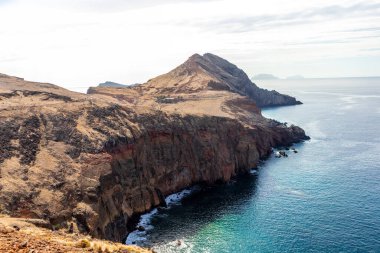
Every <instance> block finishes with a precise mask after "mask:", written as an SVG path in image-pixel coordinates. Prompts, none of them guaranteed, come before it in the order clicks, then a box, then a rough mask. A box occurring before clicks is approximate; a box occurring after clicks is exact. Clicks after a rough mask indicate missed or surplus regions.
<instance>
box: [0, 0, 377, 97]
mask: <svg viewBox="0 0 380 253" xmlns="http://www.w3.org/2000/svg"><path fill="white" fill-rule="evenodd" d="M206 52H211V53H214V54H217V55H220V56H221V57H224V58H226V59H227V60H229V61H231V62H233V63H235V64H236V65H238V66H239V67H241V68H242V69H243V70H245V71H246V72H247V74H248V75H249V76H253V75H255V74H259V73H271V74H274V75H277V76H280V77H286V76H291V75H297V74H300V75H303V76H306V77H338V76H380V0H377V1H353V0H351V1H345V0H336V1H334V0H332V1H325V0H308V1H306V0H281V1H279V0H265V1H263V0H261V1H253V0H208V1H207V0H204V1H201V0H198V1H194V0H193V1H190V0H161V1H159V0H0V73H5V74H10V75H16V76H20V77H24V78H25V79H28V80H34V81H45V82H51V83H55V84H58V85H61V86H64V87H67V88H70V89H74V90H83V89H84V87H88V86H93V85H96V84H98V83H100V82H104V81H107V80H110V81H115V82H120V83H125V84H131V83H136V82H139V83H141V82H145V81H147V80H148V79H150V78H152V77H154V76H156V75H159V74H162V73H165V72H167V71H169V70H171V69H172V68H174V67H175V66H177V65H179V64H180V63H182V62H183V61H185V60H186V59H187V58H188V57H189V56H190V55H192V54H194V53H201V54H203V53H206Z"/></svg>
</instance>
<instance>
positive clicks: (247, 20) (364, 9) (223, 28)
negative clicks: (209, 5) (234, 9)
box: [179, 2, 380, 33]
mask: <svg viewBox="0 0 380 253" xmlns="http://www.w3.org/2000/svg"><path fill="white" fill-rule="evenodd" d="M379 15H380V3H364V2H361V3H357V4H353V5H350V6H342V5H329V6H324V7H320V8H312V9H304V10H302V11H295V12H289V13H285V14H267V15H256V16H243V17H232V18H220V19H217V20H210V19H203V20H199V21H183V22H180V23H179V24H181V25H192V26H195V27H201V28H202V29H208V30H214V31H218V32H220V33H244V32H250V31H255V30H263V29H271V28H279V27H282V26H293V25H304V24H308V23H314V22H319V21H323V22H325V21H327V20H332V19H333V20H339V19H342V18H347V17H349V18H353V17H358V16H366V17H371V16H373V17H377V16H379ZM373 29H375V28H373Z"/></svg>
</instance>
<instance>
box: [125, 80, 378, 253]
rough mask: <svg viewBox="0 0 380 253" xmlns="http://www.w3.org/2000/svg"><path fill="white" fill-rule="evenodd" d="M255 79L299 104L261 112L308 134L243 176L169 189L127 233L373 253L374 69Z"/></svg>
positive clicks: (250, 248) (147, 238) (212, 243)
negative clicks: (361, 74) (353, 74)
mask: <svg viewBox="0 0 380 253" xmlns="http://www.w3.org/2000/svg"><path fill="white" fill-rule="evenodd" d="M257 85H258V86H260V87H263V88H267V89H276V90H277V91H279V92H281V93H285V94H289V95H292V96H295V97H296V98H297V99H299V100H301V101H302V102H303V103H304V104H303V105H297V106H288V107H277V108H268V109H264V110H263V112H262V113H263V115H265V116H266V117H269V118H273V119H276V120H279V121H283V122H288V123H289V124H296V125H298V126H300V127H302V128H303V129H304V130H305V131H306V133H307V134H308V135H309V136H310V137H311V140H310V141H307V142H304V143H300V144H296V145H294V148H295V149H296V150H297V151H298V153H294V152H292V151H291V150H289V151H287V153H288V154H289V156H288V157H286V158H276V157H274V155H272V156H271V157H270V158H269V159H267V160H265V161H263V162H262V164H261V165H260V166H259V167H258V168H257V170H254V171H252V173H251V175H249V176H244V177H242V178H236V179H235V180H233V181H232V182H230V183H228V184H226V185H218V186H215V187H211V188H209V189H198V188H195V189H188V190H187V191H185V192H183V193H181V194H180V195H172V196H170V197H169V198H168V201H170V205H169V208H162V209H159V210H157V209H156V210H154V211H153V212H152V213H150V214H147V215H144V216H143V217H142V221H141V222H142V224H143V225H144V226H145V227H146V228H147V231H140V232H134V233H132V234H131V235H130V237H129V239H128V240H129V242H131V241H135V242H136V243H137V244H139V245H143V246H149V247H153V249H154V250H155V251H156V252H162V253H164V252H215V253H216V252H218V253H220V252H243V253H244V252H380V78H339V79H302V80H266V81H259V82H257ZM190 192H193V193H192V194H190Z"/></svg>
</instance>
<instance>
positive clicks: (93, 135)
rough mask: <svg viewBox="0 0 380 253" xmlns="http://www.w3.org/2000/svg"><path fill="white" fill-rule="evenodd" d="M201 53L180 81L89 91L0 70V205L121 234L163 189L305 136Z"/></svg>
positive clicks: (221, 177) (241, 165)
mask: <svg viewBox="0 0 380 253" xmlns="http://www.w3.org/2000/svg"><path fill="white" fill-rule="evenodd" d="M209 57H211V56H209ZM212 57H215V56H212ZM194 58H195V60H194ZM198 58H199V56H197V55H195V56H193V57H191V58H190V59H189V61H187V62H186V63H185V64H184V65H181V66H180V67H179V68H178V69H176V70H175V71H174V72H176V73H177V74H178V75H179V76H180V78H178V77H176V76H175V75H177V74H176V73H174V75H173V76H168V75H164V76H160V77H157V78H155V79H152V80H151V81H150V82H148V83H146V84H143V85H138V86H135V87H132V88H109V87H97V88H92V89H90V93H92V94H89V95H85V94H79V93H75V92H71V91H68V90H65V89H63V88H59V87H57V86H54V85H51V84H41V83H32V82H27V81H24V80H23V79H20V78H16V77H10V76H6V75H1V76H0V142H1V143H0V212H1V213H4V214H7V215H11V216H14V217H27V218H38V219H44V220H46V221H47V222H48V224H50V226H51V227H54V228H62V229H69V228H70V229H69V230H73V231H77V232H81V233H89V234H91V235H92V236H95V237H100V238H107V239H111V240H117V241H120V240H122V239H123V238H125V236H126V235H127V233H128V231H130V230H133V229H134V227H133V226H134V222H135V220H136V217H137V216H138V215H139V214H142V213H144V212H147V211H148V210H150V209H151V208H153V207H154V206H157V205H164V204H165V200H164V197H165V196H167V195H169V194H171V193H173V192H176V191H179V190H181V189H183V188H185V187H188V186H191V185H194V184H197V183H205V184H212V183H215V182H219V181H222V182H226V181H228V180H229V179H230V178H231V177H233V176H235V175H237V174H244V173H248V172H249V171H250V169H251V168H254V167H256V166H257V164H258V162H259V161H260V159H262V158H263V157H265V156H267V155H268V154H269V153H270V152H271V147H273V146H279V145H290V144H291V143H293V142H298V141H301V140H304V139H307V136H306V135H305V133H304V131H303V130H302V129H301V128H299V127H296V126H290V127H287V126H286V125H285V124H281V123H279V122H277V121H274V120H269V119H265V118H264V117H263V116H262V115H261V113H260V108H259V107H257V105H256V103H255V101H254V100H253V99H252V98H251V96H249V94H245V93H244V92H242V91H241V90H244V88H242V87H241V86H239V84H240V83H239V82H237V83H236V86H235V85H231V82H222V81H221V80H220V79H218V78H219V77H218V76H217V71H216V70H215V71H213V73H214V75H213V76H212V80H211V79H210V74H209V73H210V72H209V71H205V70H204V68H203V67H201V65H200V64H199V61H200V60H198ZM203 58H206V59H207V57H206V56H204V57H201V59H202V61H203ZM220 68H221V69H220V70H218V71H219V72H221V73H224V72H223V69H222V67H220ZM181 73H184V74H181ZM234 73H235V72H234ZM172 74H173V72H172V73H171V74H170V75H172ZM221 75H222V74H221ZM223 75H224V74H223ZM229 78H233V77H229ZM233 79H234V78H233ZM179 81H180V82H179ZM210 81H211V83H210ZM173 82H174V84H173ZM177 83H178V84H177ZM175 84H177V85H175ZM210 85H211V86H210ZM225 85H227V86H228V88H225V87H224V86H225ZM173 87H176V88H173ZM167 88H170V90H167ZM173 89H175V90H174V91H173ZM239 89H240V90H239Z"/></svg>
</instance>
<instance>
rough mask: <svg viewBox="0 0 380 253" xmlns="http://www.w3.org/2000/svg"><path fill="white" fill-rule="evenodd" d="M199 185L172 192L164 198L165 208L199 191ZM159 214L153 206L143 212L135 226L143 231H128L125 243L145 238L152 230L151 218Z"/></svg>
mask: <svg viewBox="0 0 380 253" xmlns="http://www.w3.org/2000/svg"><path fill="white" fill-rule="evenodd" d="M199 189H200V187H199V186H193V187H190V188H187V189H184V190H182V191H180V192H177V193H173V194H171V195H169V196H167V197H166V198H165V203H166V208H165V209H168V208H171V207H173V206H175V205H180V204H181V201H182V200H183V199H184V198H186V197H187V196H190V195H191V194H193V193H194V192H196V191H199ZM158 214H159V210H158V209H157V208H154V209H153V210H152V211H150V212H149V213H146V214H143V215H141V217H140V220H139V222H138V223H137V226H136V227H143V228H144V231H140V230H138V229H136V230H134V231H132V232H131V233H129V235H128V237H127V239H126V241H125V244H141V243H143V242H144V241H146V240H147V238H146V235H147V232H148V231H149V230H152V229H153V228H154V226H153V225H152V224H151V221H152V218H153V217H154V216H156V215H158Z"/></svg>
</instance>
